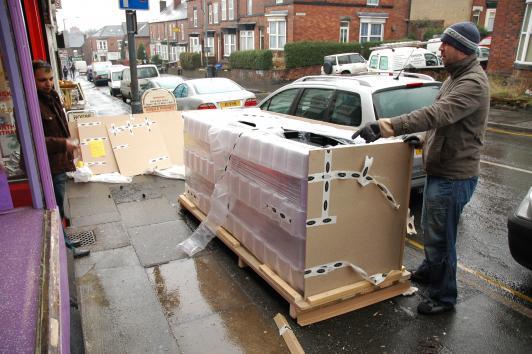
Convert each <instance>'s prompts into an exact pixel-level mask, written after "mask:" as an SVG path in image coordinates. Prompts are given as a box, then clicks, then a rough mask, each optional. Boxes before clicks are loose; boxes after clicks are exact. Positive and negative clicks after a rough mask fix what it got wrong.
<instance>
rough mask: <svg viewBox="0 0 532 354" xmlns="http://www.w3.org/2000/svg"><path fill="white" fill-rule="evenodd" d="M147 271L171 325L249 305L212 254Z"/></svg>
mask: <svg viewBox="0 0 532 354" xmlns="http://www.w3.org/2000/svg"><path fill="white" fill-rule="evenodd" d="M146 272H147V273H148V277H149V279H150V281H151V282H152V284H153V287H154V289H156V292H157V297H158V299H159V302H160V303H161V305H162V307H163V308H164V310H165V314H166V316H167V317H168V321H169V322H170V324H171V325H172V326H177V325H179V324H181V323H183V322H188V321H191V320H195V319H198V318H202V317H206V316H210V315H212V314H214V313H215V312H220V311H223V310H227V309H231V308H242V307H244V306H247V305H249V304H250V299H249V298H248V297H247V296H246V295H245V294H244V293H243V292H242V291H241V290H240V288H239V287H238V285H237V284H236V283H235V281H234V280H233V279H231V276H230V275H229V274H228V273H227V272H226V270H225V269H224V268H223V266H222V264H220V262H218V261H217V259H216V257H214V256H212V255H209V256H206V257H195V258H187V259H183V260H180V261H175V262H170V263H168V264H163V265H160V266H156V267H153V268H149V269H147V270H146ZM221 289H223V291H221Z"/></svg>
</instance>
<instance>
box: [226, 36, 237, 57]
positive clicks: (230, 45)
mask: <svg viewBox="0 0 532 354" xmlns="http://www.w3.org/2000/svg"><path fill="white" fill-rule="evenodd" d="M233 52H236V34H224V57H228V56H230V55H231V53H233Z"/></svg>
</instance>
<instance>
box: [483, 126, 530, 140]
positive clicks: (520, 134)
mask: <svg viewBox="0 0 532 354" xmlns="http://www.w3.org/2000/svg"><path fill="white" fill-rule="evenodd" d="M486 130H487V131H489V132H493V133H500V134H508V135H517V136H527V137H531V138H532V134H530V133H524V132H522V133H521V132H512V131H509V130H504V129H499V128H490V127H488V128H486Z"/></svg>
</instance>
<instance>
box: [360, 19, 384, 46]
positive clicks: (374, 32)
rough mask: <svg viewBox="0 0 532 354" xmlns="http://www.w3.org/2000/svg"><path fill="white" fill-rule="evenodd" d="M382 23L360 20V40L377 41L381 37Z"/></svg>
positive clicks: (362, 41) (380, 39)
mask: <svg viewBox="0 0 532 354" xmlns="http://www.w3.org/2000/svg"><path fill="white" fill-rule="evenodd" d="M383 28H384V24H383V23H372V22H361V23H360V42H361V43H364V42H379V41H382V39H383V37H382V34H383Z"/></svg>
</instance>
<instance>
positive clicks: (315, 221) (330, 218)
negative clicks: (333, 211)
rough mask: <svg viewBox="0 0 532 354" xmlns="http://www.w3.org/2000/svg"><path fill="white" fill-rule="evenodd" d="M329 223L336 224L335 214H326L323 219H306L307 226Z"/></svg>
mask: <svg viewBox="0 0 532 354" xmlns="http://www.w3.org/2000/svg"><path fill="white" fill-rule="evenodd" d="M329 224H336V216H328V217H326V218H323V219H321V218H316V219H307V228H309V227H315V226H321V225H329Z"/></svg>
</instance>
